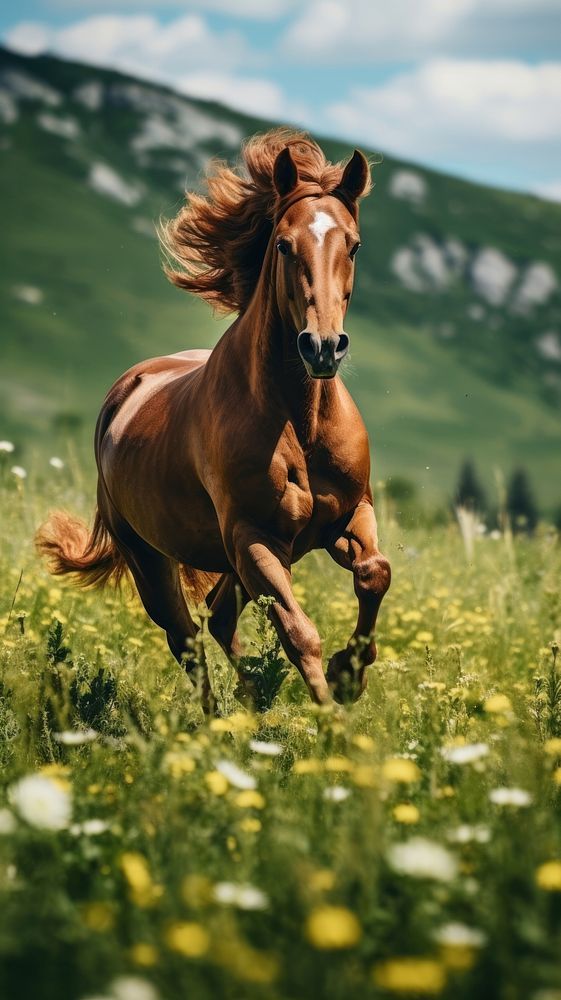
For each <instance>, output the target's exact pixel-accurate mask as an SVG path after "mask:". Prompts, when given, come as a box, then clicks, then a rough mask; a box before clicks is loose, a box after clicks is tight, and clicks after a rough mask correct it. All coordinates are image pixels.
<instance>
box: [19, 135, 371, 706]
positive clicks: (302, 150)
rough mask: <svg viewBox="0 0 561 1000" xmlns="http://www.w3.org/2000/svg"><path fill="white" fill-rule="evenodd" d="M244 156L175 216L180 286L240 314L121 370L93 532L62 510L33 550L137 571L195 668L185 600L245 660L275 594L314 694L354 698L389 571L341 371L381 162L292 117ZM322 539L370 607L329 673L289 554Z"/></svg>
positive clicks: (89, 570) (159, 618)
mask: <svg viewBox="0 0 561 1000" xmlns="http://www.w3.org/2000/svg"><path fill="white" fill-rule="evenodd" d="M243 155H244V161H245V167H246V173H245V174H244V175H242V173H241V171H235V170H232V169H230V168H228V167H227V166H226V165H224V164H222V163H218V164H216V165H215V168H214V170H213V172H212V173H211V174H210V175H209V177H208V178H207V184H208V195H207V197H202V196H200V195H191V196H190V197H189V198H188V201H187V204H186V205H185V207H183V209H182V210H181V211H180V213H179V215H178V216H177V218H176V219H174V220H173V221H172V222H170V223H168V224H167V225H166V226H165V227H164V229H163V243H164V246H165V248H166V250H167V252H168V257H169V260H170V261H172V262H173V267H172V265H171V264H170V266H169V267H168V275H169V277H170V278H171V280H172V281H174V282H175V284H177V285H179V286H180V287H182V288H185V289H187V290H189V291H192V292H195V293H196V294H198V295H200V296H202V297H203V298H204V299H206V300H207V301H208V302H210V303H212V304H213V305H214V306H215V307H219V308H222V309H224V310H226V311H235V312H237V313H238V316H237V319H236V320H235V322H234V323H233V324H232V326H230V328H229V329H228V330H227V331H226V333H225V334H224V335H223V337H222V338H221V340H220V341H219V342H218V344H217V345H216V347H215V348H214V349H213V350H212V351H206V350H200V351H182V352H181V353H179V354H172V355H168V356H165V357H160V358H153V359H151V360H149V361H144V362H141V363H140V364H137V365H135V367H134V368H131V369H130V370H129V371H128V372H126V373H125V374H124V375H123V376H122V377H121V378H120V379H119V380H118V381H117V382H116V383H115V385H114V386H113V387H112V388H111V389H110V391H109V393H108V395H107V397H106V399H105V402H104V404H103V408H102V410H101V413H100V416H99V419H98V423H97V428H96V436H95V452H96V460H97V466H98V472H99V478H98V496H97V512H96V517H95V522H94V527H93V531H92V532H91V533H90V532H89V531H88V529H87V528H86V526H85V525H84V524H83V523H82V522H79V521H77V520H76V519H75V518H72V517H70V516H69V515H68V514H65V513H55V514H53V515H51V517H50V519H49V520H48V521H47V523H46V524H45V525H44V526H43V527H42V528H41V529H40V531H39V534H38V546H39V549H40V550H41V551H42V552H43V553H45V554H47V555H48V556H49V557H50V563H51V569H52V571H53V572H55V573H75V574H77V576H78V578H79V579H80V580H81V582H82V583H84V584H86V585H87V584H92V583H105V582H106V581H107V580H108V579H109V578H110V577H112V576H113V577H116V578H118V577H119V576H121V575H122V574H123V573H124V572H126V570H127V568H128V570H130V572H131V573H132V576H133V577H134V580H135V583H136V586H137V588H138V592H139V594H140V597H141V600H142V602H143V604H144V607H145V608H146V611H147V612H148V614H149V616H150V617H151V618H152V619H153V621H154V622H156V624H157V625H159V626H160V627H161V628H163V629H164V630H165V631H166V633H167V638H168V643H169V646H170V649H171V650H172V652H173V654H174V656H175V657H176V658H177V660H178V661H180V662H182V661H184V662H185V663H186V667H187V670H188V671H189V672H190V673H191V675H192V677H193V679H194V678H195V674H196V670H197V667H196V665H195V664H194V662H193V661H192V660H190V659H189V658H187V659H185V652H186V648H187V646H189V645H191V646H192V640H193V639H194V637H195V635H196V632H197V626H196V625H195V623H194V621H193V618H192V617H191V613H190V611H189V608H188V605H187V602H186V594H187V596H189V594H190V595H191V597H192V598H195V599H196V600H201V599H202V598H204V599H206V603H207V605H208V607H209V609H210V612H211V616H210V620H209V630H210V633H211V634H212V636H214V638H215V639H216V640H217V641H218V643H219V644H220V646H221V647H222V649H223V650H224V651H225V653H226V654H227V656H228V657H229V658H230V660H231V662H232V663H233V664H234V666H235V665H236V664H237V663H238V662H239V658H240V655H241V648H240V643H239V639H238V636H237V633H236V627H237V620H238V617H239V614H240V612H241V609H242V608H243V606H244V605H245V604H246V603H247V602H248V601H249V600H255V599H256V598H258V597H259V596H260V595H266V596H268V597H270V598H272V603H271V604H270V606H269V613H270V617H271V620H272V622H273V624H274V626H275V628H276V630H277V632H278V635H279V638H280V641H281V643H282V646H283V647H284V650H285V652H286V655H287V657H288V659H289V660H290V662H291V663H293V664H294V665H295V666H296V667H297V668H298V670H299V671H300V673H301V675H302V677H303V678H304V680H305V682H306V684H307V687H308V690H309V692H310V695H311V697H312V699H313V700H314V701H315V702H317V703H319V704H326V703H328V702H329V701H330V700H331V697H332V696H333V697H334V698H335V699H336V700H337V701H342V700H344V699H345V698H347V697H349V696H350V697H352V698H353V699H356V698H358V697H359V695H360V694H361V693H362V691H363V690H364V687H365V686H366V669H365V668H366V667H367V666H368V665H369V664H371V663H373V661H374V659H375V656H376V646H375V643H374V637H373V633H374V626H375V623H376V616H377V613H378V609H379V607H380V602H381V600H382V598H383V596H384V594H385V592H386V590H387V588H388V586H389V582H390V568H389V564H388V562H387V560H386V559H385V558H384V557H383V556H382V555H381V554H380V552H379V549H378V537H377V529H376V518H375V515H374V509H373V503H372V493H371V490H370V486H369V474H370V454H369V445H368V437H367V434H366V430H365V427H364V424H363V422H362V419H361V417H360V414H359V412H358V410H357V408H356V406H355V404H354V403H353V400H352V399H351V397H350V395H349V393H348V392H347V390H346V388H345V386H344V385H343V383H342V382H341V380H340V378H339V377H338V376H337V369H338V367H339V364H340V362H341V360H342V359H343V358H344V357H345V355H346V354H347V351H348V348H349V337H348V334H346V333H344V332H343V321H344V318H345V314H346V311H347V306H348V303H349V299H350V296H351V290H352V286H353V272H354V259H355V254H356V252H357V250H358V248H359V246H360V237H359V231H358V199H359V198H360V197H361V196H362V195H365V194H367V193H368V191H369V189H370V184H371V181H370V171H369V167H368V163H367V161H366V159H365V157H364V156H363V154H362V153H360V152H359V151H358V150H355V152H354V155H353V156H352V158H351V160H350V161H349V162H348V163H347V165H346V166H344V167H343V166H342V165H341V164H330V163H328V162H327V161H326V159H325V157H324V155H323V153H322V151H321V150H320V148H319V147H318V146H317V144H316V143H315V142H313V141H312V140H311V139H310V138H309V137H307V136H306V135H305V134H304V133H298V132H291V131H288V130H282V129H279V130H276V131H273V132H269V133H267V134H266V135H263V136H257V137H255V138H253V139H252V140H251V141H250V142H249V143H248V144H247V145H246V147H245V149H244V154H243ZM173 268H175V269H173ZM318 548H323V549H327V551H328V552H329V553H330V555H331V556H332V557H333V558H334V559H335V560H336V562H338V563H339V564H340V565H341V566H344V567H345V568H346V569H348V570H350V571H351V572H352V574H353V577H354V588H355V593H356V596H357V600H358V620H357V624H356V628H355V631H354V633H353V635H352V637H351V639H350V640H349V643H348V645H347V646H346V648H345V649H343V650H341V651H340V652H338V653H335V655H334V656H332V658H331V660H330V662H329V666H328V670H327V676H326V675H325V674H324V672H323V668H322V656H321V645H320V639H319V635H318V632H317V630H316V628H315V626H314V625H313V624H312V622H311V621H310V620H309V619H308V618H307V616H306V615H305V614H304V612H303V611H302V609H301V608H300V607H299V605H298V603H297V601H296V599H295V597H294V594H293V592H292V587H291V565H292V564H293V563H294V562H296V560H298V559H300V558H301V557H302V556H303V555H304V554H305V553H306V552H309V551H310V550H311V549H318ZM202 669H203V672H204V680H203V685H202V687H203V707H204V708H205V710H207V711H208V710H211V709H212V705H213V699H212V692H211V689H210V683H209V680H208V675H207V673H206V667H204V665H203V668H202ZM242 680H243V679H242Z"/></svg>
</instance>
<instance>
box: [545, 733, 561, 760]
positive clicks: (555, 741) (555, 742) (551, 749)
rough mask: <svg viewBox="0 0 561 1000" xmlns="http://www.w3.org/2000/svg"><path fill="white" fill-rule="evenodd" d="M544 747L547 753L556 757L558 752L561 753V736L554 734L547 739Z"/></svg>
mask: <svg viewBox="0 0 561 1000" xmlns="http://www.w3.org/2000/svg"><path fill="white" fill-rule="evenodd" d="M543 748H544V750H545V752H546V754H549V755H550V756H551V757H556V756H557V755H558V754H559V755H561V737H559V736H552V737H551V739H550V740H546V741H545V743H544V745H543Z"/></svg>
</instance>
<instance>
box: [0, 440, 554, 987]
mask: <svg viewBox="0 0 561 1000" xmlns="http://www.w3.org/2000/svg"><path fill="white" fill-rule="evenodd" d="M0 458H1V459H2V462H3V464H2V469H1V471H0V479H1V483H0V510H1V513H0V524H1V529H0V530H1V550H0V569H1V585H0V761H1V777H0V995H1V996H2V997H3V998H5V1000H15V998H20V997H21V998H23V997H25V998H28V997H29V998H34V1000H55V998H56V1000H86V998H90V1000H94V998H95V1000H101V998H104V1000H175V998H185V997H189V998H193V1000H207V998H209V1000H210V998H211V997H212V998H217V997H220V998H232V1000H242V998H243V1000H246V998H247V1000H253V998H255V1000H261V998H263V1000H266V998H270V1000H273V998H274V1000H277V998H278V1000H281V998H282V1000H289V998H290V1000H303V998H308V997H314V998H315V997H318V998H325V1000H342V998H346V1000H348V998H355V997H361V998H362V997H365V998H374V997H376V998H378V997H379V998H390V997H399V996H402V997H415V996H438V997H442V998H451V997H454V998H455V1000H460V998H472V997H475V996H477V997H482V998H505V1000H514V998H518V997H521V998H522V997H524V998H531V1000H559V998H561V966H560V964H559V953H560V946H561V820H560V812H559V803H560V797H561V676H560V673H559V671H560V669H561V662H560V658H559V656H558V654H557V648H558V647H557V644H561V642H560V640H561V596H560V592H559V575H560V570H561V546H560V545H559V542H558V539H557V537H556V535H555V533H554V532H553V530H552V529H550V528H548V526H547V525H542V526H540V528H539V530H538V532H537V534H536V535H535V536H534V537H533V538H531V539H528V538H526V537H516V538H513V536H512V535H511V533H510V532H509V531H508V529H506V530H504V531H503V532H502V533H498V532H496V533H494V535H493V537H490V536H488V535H483V536H481V537H477V538H472V539H471V540H470V539H467V541H468V543H469V542H470V541H471V545H470V544H468V546H467V548H466V544H465V542H466V539H464V540H462V537H461V535H460V532H459V531H458V527H457V525H456V524H455V523H454V522H453V521H452V520H451V519H450V522H449V523H448V524H443V525H440V526H438V527H435V528H426V527H425V528H420V527H411V528H404V527H403V526H401V525H400V524H399V523H397V521H396V520H395V518H394V517H393V515H392V510H391V508H390V507H388V504H387V503H386V501H385V499H384V491H383V484H380V487H379V488H378V494H379V512H380V520H381V529H382V530H381V534H382V539H383V548H384V551H385V552H386V554H387V555H388V556H389V558H390V560H391V562H392V566H393V585H392V588H391V590H390V592H389V594H388V596H387V598H386V600H385V602H384V605H383V608H382V612H381V616H380V623H379V657H378V660H377V662H376V664H375V665H374V667H373V668H371V670H370V679H369V686H368V690H367V692H366V694H365V696H364V697H363V698H362V699H361V700H360V701H359V702H358V703H357V704H356V705H354V706H352V707H348V708H347V707H345V708H342V709H339V708H338V709H335V710H318V709H317V708H315V707H313V706H312V705H311V704H310V702H309V700H308V698H307V695H306V693H305V691H304V688H303V685H302V683H301V681H300V679H299V678H298V677H297V676H296V674H295V671H294V670H293V669H292V668H290V669H288V668H287V667H286V665H284V664H283V663H282V662H281V659H280V654H279V649H278V645H277V643H276V641H275V638H274V636H273V635H272V634H271V632H270V630H269V626H268V623H267V619H266V616H265V610H266V609H264V608H253V609H252V608H249V609H248V610H247V611H246V612H245V614H244V617H243V619H242V624H243V634H244V636H245V638H246V642H247V647H248V655H250V656H251V657H252V659H251V661H250V662H251V664H252V666H253V669H254V671H255V674H256V677H257V679H258V681H259V683H258V687H259V690H260V692H261V695H262V704H261V706H260V707H261V708H262V709H263V710H262V711H261V712H255V713H252V712H250V711H248V710H247V709H246V708H244V707H243V706H241V705H240V704H238V703H237V702H236V700H235V698H234V687H235V678H234V677H233V674H232V671H231V669H230V668H229V667H228V666H227V664H226V662H225V661H224V659H223V658H222V655H221V654H220V653H219V652H218V650H217V647H216V646H215V644H214V643H213V641H212V640H211V639H210V638H209V637H208V635H206V634H205V620H204V616H203V617H202V619H201V621H202V625H203V639H202V642H201V648H199V650H198V654H199V655H202V651H203V650H204V652H205V654H206V656H207V659H208V661H209V662H210V664H211V666H212V672H213V678H214V685H215V689H216V691H217V692H218V700H219V704H220V709H221V717H218V718H215V719H212V720H210V721H208V720H205V719H204V717H203V715H202V712H201V710H200V707H199V703H198V699H197V692H196V691H195V690H194V689H193V688H192V687H191V685H190V683H189V682H188V681H187V679H186V677H185V676H184V675H183V674H182V672H181V670H180V669H179V668H178V667H177V665H176V664H175V662H174V661H173V660H172V658H171V656H170V655H169V653H168V651H167V647H166V644H165V641H164V639H163V637H162V635H161V633H160V632H159V631H158V629H157V628H156V627H155V626H153V625H152V624H151V623H150V622H149V621H148V620H147V618H146V616H145V614H144V612H143V610H142V608H141V606H140V604H139V602H138V600H137V599H136V597H135V596H134V594H132V593H131V592H130V591H128V590H127V589H126V588H124V589H123V590H122V591H115V590H106V591H104V592H94V591H86V592H84V591H79V590H76V589H74V588H73V587H72V586H71V585H70V584H68V583H67V582H61V581H60V580H55V579H53V578H51V577H49V575H48V574H47V572H46V571H45V569H44V567H43V566H41V565H40V564H39V562H38V560H37V558H36V556H35V554H34V551H33V545H32V537H33V533H34V530H35V529H36V527H37V525H38V524H39V523H40V521H41V519H42V517H43V516H44V514H45V513H46V511H47V510H48V509H49V508H52V507H55V506H63V507H67V508H68V509H70V510H73V511H76V512H78V513H81V514H83V515H85V516H89V514H90V512H91V504H92V497H93V488H92V483H91V477H90V475H89V474H88V473H84V472H83V471H82V470H81V468H80V466H79V465H78V464H77V463H73V462H68V460H67V459H66V458H65V460H64V462H61V461H60V460H58V461H55V462H54V463H53V464H49V463H48V462H47V461H46V460H43V459H39V458H37V459H36V460H35V461H34V462H30V464H29V467H28V468H27V469H26V470H21V469H20V470H19V474H18V473H15V474H14V472H12V471H11V469H12V466H13V460H12V456H11V455H10V454H9V453H6V452H4V453H3V456H0ZM17 468H18V467H17V466H16V469H17ZM24 472H27V475H25V476H23V475H22V473H24ZM295 581H296V582H295V589H296V593H297V595H298V597H299V598H300V599H301V601H302V604H303V606H304V607H305V608H306V610H307V612H308V613H309V614H310V616H311V617H312V618H313V619H314V620H315V621H316V623H317V624H318V627H319V629H320V634H321V635H322V639H323V641H324V652H325V658H326V660H327V657H328V655H329V654H330V653H331V652H332V651H334V650H335V649H336V648H339V647H340V645H341V644H342V643H344V642H346V639H347V637H348V635H349V634H350V631H351V629H352V625H353V619H354V615H355V601H354V596H353V593H352V582H351V580H350V578H349V577H348V576H347V575H346V574H345V573H344V571H343V570H340V569H338V568H337V567H336V566H335V565H334V564H332V563H331V562H330V561H329V560H328V558H327V557H325V558H324V555H323V554H320V553H315V554H312V555H311V556H309V557H308V558H307V559H306V560H304V561H303V563H302V564H301V565H299V566H298V567H296V570H295ZM248 662H249V661H248ZM285 668H286V669H287V676H286V678H285V680H284V683H283V685H282V688H281V689H280V692H279V693H278V694H277V693H276V691H275V688H276V684H275V677H277V676H278V673H279V670H280V671H281V673H282V671H283V669H285Z"/></svg>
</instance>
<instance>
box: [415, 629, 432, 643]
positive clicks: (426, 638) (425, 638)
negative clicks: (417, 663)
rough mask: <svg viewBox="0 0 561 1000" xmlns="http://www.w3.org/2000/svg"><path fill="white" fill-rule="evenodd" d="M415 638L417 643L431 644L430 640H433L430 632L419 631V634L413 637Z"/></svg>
mask: <svg viewBox="0 0 561 1000" xmlns="http://www.w3.org/2000/svg"><path fill="white" fill-rule="evenodd" d="M415 638H416V640H417V642H432V640H433V639H434V636H433V634H432V632H425V631H420V632H417V635H416V636H415Z"/></svg>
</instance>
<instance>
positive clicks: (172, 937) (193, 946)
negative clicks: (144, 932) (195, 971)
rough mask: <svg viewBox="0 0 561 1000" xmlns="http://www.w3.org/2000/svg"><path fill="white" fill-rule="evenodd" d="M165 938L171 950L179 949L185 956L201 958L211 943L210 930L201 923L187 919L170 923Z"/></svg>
mask: <svg viewBox="0 0 561 1000" xmlns="http://www.w3.org/2000/svg"><path fill="white" fill-rule="evenodd" d="M164 940H165V943H166V944H167V946H168V948H170V950H171V951H177V952H179V954H180V955H183V956H184V957H185V958H200V957H201V955H204V954H205V952H206V951H208V948H209V945H210V937H209V934H208V931H206V930H205V928H204V927H203V926H202V925H201V924H197V923H194V922H190V921H187V920H181V921H178V922H177V923H175V924H170V925H169V927H168V928H167V930H166V932H165V934H164Z"/></svg>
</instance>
